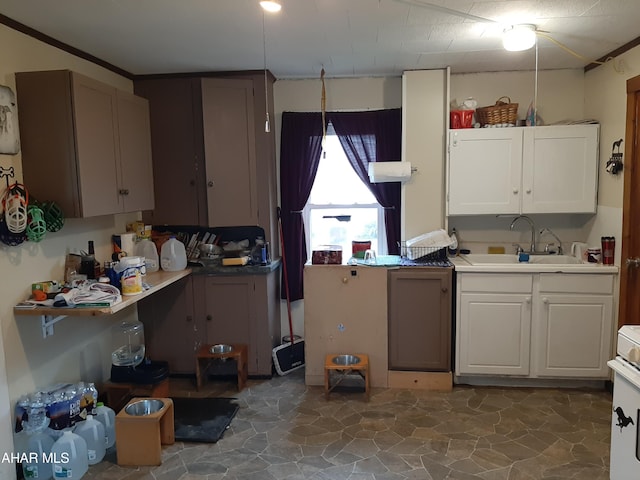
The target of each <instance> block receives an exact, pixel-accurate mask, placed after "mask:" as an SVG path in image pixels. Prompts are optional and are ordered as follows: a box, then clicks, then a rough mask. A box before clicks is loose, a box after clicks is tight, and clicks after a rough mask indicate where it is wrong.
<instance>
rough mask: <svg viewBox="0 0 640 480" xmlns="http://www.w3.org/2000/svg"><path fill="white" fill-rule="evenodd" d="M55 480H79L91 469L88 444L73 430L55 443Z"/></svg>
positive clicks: (52, 452) (53, 468) (52, 466)
mask: <svg viewBox="0 0 640 480" xmlns="http://www.w3.org/2000/svg"><path fill="white" fill-rule="evenodd" d="M51 455H52V463H51V468H52V471H53V478H54V479H59V478H66V479H70V478H72V479H75V480H77V479H79V478H82V476H83V475H84V474H85V473H87V470H88V469H89V459H88V456H87V442H85V440H84V438H82V437H81V436H80V435H76V434H75V433H73V432H72V431H71V430H66V431H65V432H64V434H63V435H62V436H61V437H60V438H59V439H58V440H56V441H55V443H54V444H53V446H52V447H51Z"/></svg>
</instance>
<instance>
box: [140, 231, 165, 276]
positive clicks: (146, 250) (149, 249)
mask: <svg viewBox="0 0 640 480" xmlns="http://www.w3.org/2000/svg"><path fill="white" fill-rule="evenodd" d="M135 252H136V255H138V256H140V257H144V264H145V266H146V267H147V273H149V272H157V271H158V270H159V269H160V259H159V258H158V249H157V248H156V244H155V243H153V242H152V241H151V240H149V239H148V238H143V239H142V240H140V241H139V242H138V243H137V244H136V250H135Z"/></svg>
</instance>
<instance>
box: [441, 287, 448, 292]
mask: <svg viewBox="0 0 640 480" xmlns="http://www.w3.org/2000/svg"><path fill="white" fill-rule="evenodd" d="M440 291H441V292H442V293H447V292H448V291H449V289H448V288H447V287H442V288H441V289H440Z"/></svg>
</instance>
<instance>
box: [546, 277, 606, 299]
mask: <svg viewBox="0 0 640 480" xmlns="http://www.w3.org/2000/svg"><path fill="white" fill-rule="evenodd" d="M540 291H541V292H563V293H601V294H605V295H611V294H612V293H613V275H598V274H582V275H581V274H557V273H549V274H545V273H541V274H540Z"/></svg>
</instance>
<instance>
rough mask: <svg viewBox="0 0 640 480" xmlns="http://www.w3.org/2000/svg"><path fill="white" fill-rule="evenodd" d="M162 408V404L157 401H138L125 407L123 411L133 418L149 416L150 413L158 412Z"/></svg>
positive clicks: (160, 401)
mask: <svg viewBox="0 0 640 480" xmlns="http://www.w3.org/2000/svg"><path fill="white" fill-rule="evenodd" d="M162 407H164V402H163V401H162V400H157V399H148V400H138V401H137V402H133V403H131V404H129V405H127V406H126V407H125V409H124V411H125V412H127V413H128V414H129V415H133V416H135V417H143V416H145V415H151V414H152V413H156V412H159V411H160V410H162Z"/></svg>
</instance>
